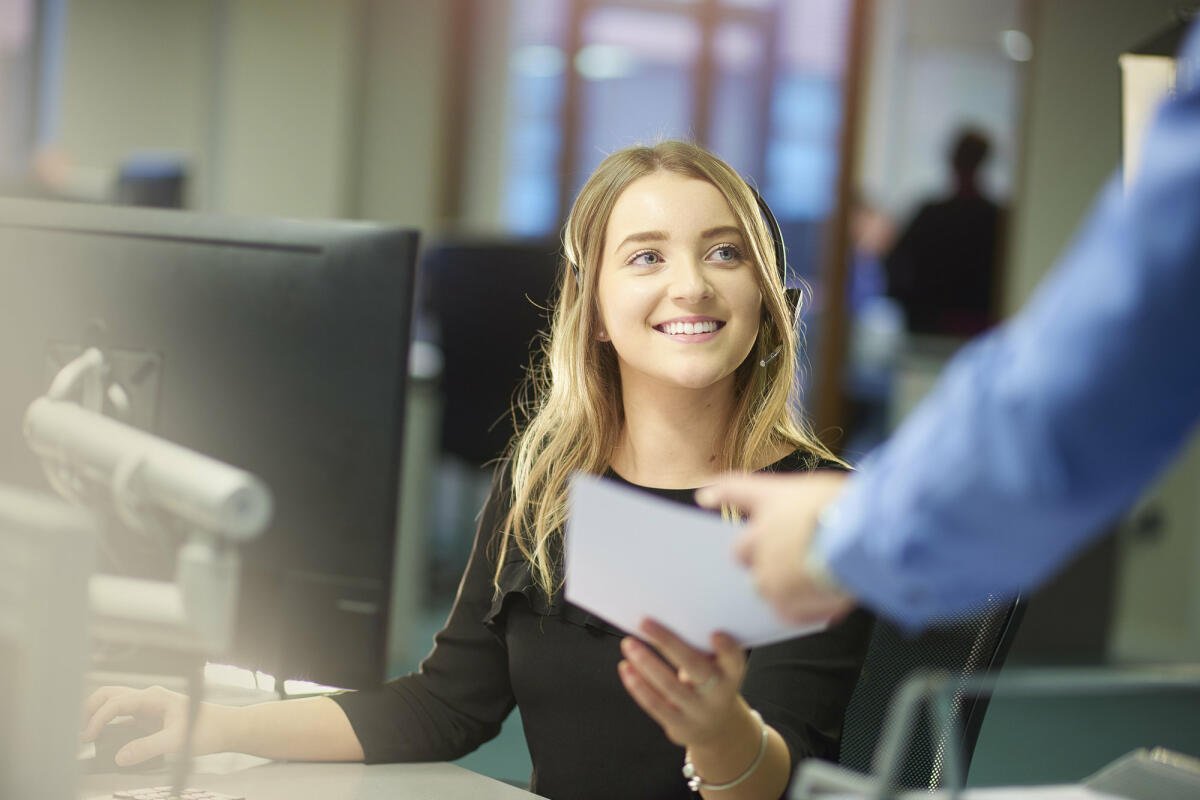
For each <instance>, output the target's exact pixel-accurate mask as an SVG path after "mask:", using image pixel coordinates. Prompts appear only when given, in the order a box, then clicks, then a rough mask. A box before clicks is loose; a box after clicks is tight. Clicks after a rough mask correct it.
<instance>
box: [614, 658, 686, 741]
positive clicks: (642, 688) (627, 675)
mask: <svg viewBox="0 0 1200 800" xmlns="http://www.w3.org/2000/svg"><path fill="white" fill-rule="evenodd" d="M617 674H618V675H619V676H620V678H621V683H622V685H624V687H625V691H627V692H629V696H630V697H632V698H633V701H634V702H635V703H637V704H638V706H639V707H640V708H641V709H642V710H643V711H645V712H646V713H647V714H648V715H650V718H651V719H653V720H654V721H655V722H657V723H658V724H659V725H660V726H661V727H662V729H663V732H664V733H666V735H667V738H668V739H670V740H671V741H672V742H674V743H675V744H678V745H683V744H684V741H683V738H682V737H681V736H680V734H679V728H680V725H681V723H682V722H683V719H682V717H683V715H682V712H681V711H680V710H679V708H678V707H677V706H676V705H675V704H673V703H671V702H670V701H669V700H667V698H666V697H664V696H663V694H662V692H660V691H658V689H657V688H655V686H654V685H653V684H651V683H650V682H649V681H648V680H646V678H645V677H644V676H643V675H642V674H641V673H640V672H639V671H638V668H637V667H635V666H634V665H633V663H632V662H630V661H622V662H620V663H619V664H617Z"/></svg>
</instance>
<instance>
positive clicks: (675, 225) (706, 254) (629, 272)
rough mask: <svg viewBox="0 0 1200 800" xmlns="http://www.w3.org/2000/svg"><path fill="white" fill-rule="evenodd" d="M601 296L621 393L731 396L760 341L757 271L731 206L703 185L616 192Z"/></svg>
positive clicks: (643, 182) (651, 181)
mask: <svg viewBox="0 0 1200 800" xmlns="http://www.w3.org/2000/svg"><path fill="white" fill-rule="evenodd" d="M597 291H598V295H597V297H598V304H599V311H600V319H601V325H602V326H603V334H602V335H605V336H607V337H608V338H609V339H611V341H612V344H613V347H614V348H615V349H616V352H617V358H618V362H619V364H620V369H621V381H622V385H623V386H624V388H625V390H626V391H629V390H630V389H631V388H633V387H634V386H635V385H636V384H639V383H642V384H645V385H646V386H649V387H650V388H667V387H677V388H689V389H707V388H710V387H713V386H716V385H718V384H721V383H723V382H727V383H728V385H729V386H730V387H732V381H733V373H734V371H735V370H736V369H737V368H738V366H739V365H740V364H741V363H742V362H743V361H745V360H746V356H747V355H749V353H750V350H751V348H752V347H753V346H754V340H755V338H756V337H757V336H758V328H759V321H760V319H761V316H762V293H761V291H760V290H759V285H758V278H757V269H756V267H755V265H754V263H753V262H752V261H751V259H750V250H749V247H748V246H747V243H746V241H745V240H744V238H743V236H742V234H741V231H740V229H739V228H738V225H737V219H736V218H735V217H734V215H733V212H732V211H731V210H730V208H729V204H728V203H726V202H725V198H724V197H723V196H722V195H721V193H720V192H719V191H718V190H717V188H716V187H715V186H713V185H712V184H710V183H708V182H706V181H702V180H698V179H695V178H688V177H685V176H682V175H677V174H675V173H672V172H656V173H653V174H651V175H646V176H644V177H642V178H639V179H637V180H636V181H634V182H633V183H631V184H630V185H629V186H628V187H627V188H626V189H625V191H624V192H622V193H621V195H620V196H619V197H618V198H617V202H616V204H615V205H614V206H613V210H612V214H611V215H610V216H609V218H608V225H607V227H606V229H605V236H604V251H603V253H602V255H601V262H600V276H599V287H598V290H597Z"/></svg>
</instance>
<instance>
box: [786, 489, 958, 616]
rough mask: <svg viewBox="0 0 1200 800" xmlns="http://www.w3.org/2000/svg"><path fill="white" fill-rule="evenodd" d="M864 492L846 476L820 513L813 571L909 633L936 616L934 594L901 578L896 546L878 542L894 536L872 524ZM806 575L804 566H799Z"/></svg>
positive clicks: (890, 529)
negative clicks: (839, 491) (822, 572)
mask: <svg viewBox="0 0 1200 800" xmlns="http://www.w3.org/2000/svg"><path fill="white" fill-rule="evenodd" d="M864 494H865V488H864V487H863V485H862V481H860V480H858V476H857V475H855V476H852V477H851V478H850V480H849V482H848V484H847V487H846V490H845V491H844V492H842V494H841V496H840V497H839V498H838V499H837V500H836V501H835V502H834V503H833V504H831V505H830V506H829V508H827V509H826V511H825V512H824V513H822V514H821V517H820V519H819V521H818V524H817V530H816V533H815V535H814V537H813V545H812V548H811V553H812V556H811V558H812V565H813V567H812V568H813V569H815V570H825V571H826V572H827V574H828V576H829V579H830V580H831V582H832V583H833V585H835V586H837V587H839V588H840V589H842V590H843V591H845V592H847V593H849V594H851V595H853V596H854V597H855V598H857V599H858V600H859V601H860V602H861V603H862V604H864V605H866V606H869V607H870V608H872V609H873V610H874V611H876V612H877V613H879V614H881V615H883V616H885V617H888V618H890V619H892V620H894V621H895V622H897V623H898V624H900V626H901V627H903V628H905V629H908V630H910V631H915V630H917V629H920V628H922V627H924V626H925V625H927V624H928V623H929V622H931V621H932V620H933V619H934V618H935V617H937V616H938V615H939V613H941V612H942V610H943V609H941V608H940V604H939V602H938V597H937V594H936V592H934V591H931V589H930V587H928V586H926V585H925V584H924V582H922V581H921V580H920V578H919V577H918V576H913V575H910V574H906V572H905V570H904V569H903V566H902V565H901V564H900V563H899V561H900V559H899V558H898V557H897V555H896V553H895V552H890V551H894V550H895V548H896V546H897V544H898V542H899V540H898V539H897V538H896V537H892V539H893V541H891V542H889V541H886V539H885V538H884V537H883V536H881V535H880V534H881V533H884V532H892V533H894V532H895V530H894V529H895V527H896V526H895V524H894V523H893V524H891V525H888V526H886V527H885V526H884V525H883V524H882V523H880V521H879V520H876V519H872V518H871V515H870V511H869V504H868V503H866V502H864V501H865V500H866V497H865V496H864ZM804 566H805V569H806V571H807V570H808V569H809V563H808V562H807V561H806V563H805V565H804Z"/></svg>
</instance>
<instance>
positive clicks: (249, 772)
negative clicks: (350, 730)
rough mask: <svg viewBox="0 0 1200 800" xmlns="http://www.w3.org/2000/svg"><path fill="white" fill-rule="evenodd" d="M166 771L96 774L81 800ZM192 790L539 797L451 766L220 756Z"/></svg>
mask: <svg viewBox="0 0 1200 800" xmlns="http://www.w3.org/2000/svg"><path fill="white" fill-rule="evenodd" d="M170 782H171V779H170V775H169V774H168V773H167V772H166V771H162V772H144V773H133V774H125V773H97V774H94V775H87V776H84V778H83V779H82V781H81V791H80V793H79V797H80V800H108V798H109V797H110V795H111V794H112V792H114V791H116V790H118V789H136V788H139V787H144V786H162V785H165V784H169V783H170ZM187 785H188V786H189V787H191V788H197V789H210V790H212V791H215V792H225V793H226V794H232V795H234V796H239V795H242V796H245V798H246V800H400V799H401V798H402V799H403V800H459V799H460V798H461V800H529V798H535V797H537V796H538V795H534V794H530V793H529V792H526V791H524V790H522V789H517V788H516V787H513V786H509V785H508V784H506V783H501V782H500V781H497V780H493V779H492V778H486V777H484V776H483V775H479V774H477V773H475V772H471V771H470V770H466V769H463V768H462V767H457V766H455V765H453V764H446V763H434V764H372V765H369V766H368V765H366V764H327V763H321V764H302V763H296V762H279V761H266V760H264V759H261V758H252V757H250V756H236V755H231V754H224V753H223V754H218V755H215V756H203V757H201V758H198V759H196V762H195V765H194V769H193V771H192V774H191V776H190V777H189V778H188V782H187Z"/></svg>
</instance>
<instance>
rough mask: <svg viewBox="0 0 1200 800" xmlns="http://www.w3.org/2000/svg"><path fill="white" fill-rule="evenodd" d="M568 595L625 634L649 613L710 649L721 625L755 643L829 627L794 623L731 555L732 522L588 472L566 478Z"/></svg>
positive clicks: (747, 642) (734, 532) (742, 639)
mask: <svg viewBox="0 0 1200 800" xmlns="http://www.w3.org/2000/svg"><path fill="white" fill-rule="evenodd" d="M567 520H568V521H567V528H566V587H565V592H566V597H567V599H568V600H570V601H571V602H572V603H574V604H575V605H577V606H579V607H581V608H583V609H586V610H587V611H589V612H591V613H592V614H595V615H596V616H598V617H602V618H603V619H605V620H606V621H608V622H609V623H610V624H612V625H615V626H617V627H618V628H621V629H622V630H626V631H629V632H630V633H636V631H637V628H638V625H639V623H640V622H641V621H642V620H643V619H645V618H646V617H652V618H653V619H656V620H658V621H659V622H661V623H662V624H663V625H666V626H667V627H668V628H670V629H672V630H673V631H675V632H676V633H677V634H679V636H681V637H682V638H683V639H685V640H687V641H688V642H690V643H691V644H692V646H694V647H697V648H700V649H704V650H708V649H710V648H711V646H712V644H711V640H710V637H711V636H712V634H713V633H715V632H717V631H725V632H726V633H729V634H730V635H732V636H733V637H734V638H736V639H738V640H739V641H740V642H741V643H742V644H743V645H746V646H748V647H752V646H755V645H762V644H768V643H770V642H775V641H779V640H782V639H790V638H792V637H794V636H800V635H802V634H805V633H813V632H815V631H818V630H822V629H823V628H824V627H825V625H823V624H822V625H815V626H814V625H805V626H798V625H793V624H790V623H787V622H784V621H783V620H781V619H779V618H778V617H777V616H775V613H774V612H773V611H772V610H771V608H770V607H769V606H768V605H767V604H766V602H765V601H763V600H762V599H760V598H759V596H758V594H757V593H756V592H755V591H754V585H753V583H752V582H751V578H750V573H749V572H748V571H747V570H746V569H744V568H743V567H742V566H741V565H740V564H738V563H737V562H736V561H735V560H734V558H733V540H734V538H735V537H736V535H737V530H738V529H737V527H736V526H735V525H732V524H730V523H729V522H726V521H724V520H722V519H721V517H720V516H719V515H716V514H712V513H708V512H705V511H701V510H700V509H698V508H691V507H688V506H684V505H681V504H679V503H673V502H670V501H668V500H664V499H662V498H660V497H656V496H654V495H651V494H649V493H647V492H643V491H639V490H637V489H632V488H630V487H628V486H624V485H622V484H619V483H616V482H615V481H610V480H605V479H603V478H598V477H596V476H594V475H585V474H576V475H575V476H574V477H573V478H572V479H571V487H570V494H569V508H568V516H567Z"/></svg>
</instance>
